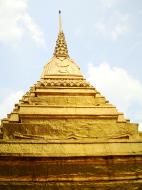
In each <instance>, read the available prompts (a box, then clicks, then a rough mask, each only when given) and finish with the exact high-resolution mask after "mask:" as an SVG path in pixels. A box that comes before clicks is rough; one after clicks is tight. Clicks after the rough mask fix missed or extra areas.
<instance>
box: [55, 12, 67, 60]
mask: <svg viewBox="0 0 142 190" xmlns="http://www.w3.org/2000/svg"><path fill="white" fill-rule="evenodd" d="M54 56H56V57H65V58H67V57H69V55H68V48H67V44H66V40H65V36H64V33H63V30H62V19H61V11H59V34H58V39H57V41H56V47H55V51H54Z"/></svg>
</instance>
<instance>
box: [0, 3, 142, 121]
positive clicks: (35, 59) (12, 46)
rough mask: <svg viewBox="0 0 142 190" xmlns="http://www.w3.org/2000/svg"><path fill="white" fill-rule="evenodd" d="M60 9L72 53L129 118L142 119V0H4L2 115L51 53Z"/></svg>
mask: <svg viewBox="0 0 142 190" xmlns="http://www.w3.org/2000/svg"><path fill="white" fill-rule="evenodd" d="M59 9H60V10H61V11H62V22H63V30H64V33H65V36H66V41H67V44H68V49H69V54H70V57H71V58H73V59H74V60H76V62H77V63H78V64H79V65H80V67H81V71H82V73H83V74H84V75H85V76H86V78H87V79H88V80H89V81H90V82H91V83H92V84H93V85H94V86H95V87H96V88H97V90H98V91H100V92H101V94H103V95H104V96H106V97H107V99H108V100H110V102H111V103H112V104H114V105H116V106H117V108H118V110H119V111H120V112H124V114H125V117H126V118H129V119H130V120H131V122H136V123H142V74H141V73H142V51H141V50H142V1H141V0H68V1H67V0H0V58H1V74H0V81H1V82H0V118H3V117H5V116H6V114H7V113H10V112H11V111H12V107H13V104H14V103H15V102H16V101H18V99H19V98H20V96H21V95H22V94H23V93H25V92H26V91H28V89H29V87H30V86H31V85H33V84H34V83H35V82H36V81H37V80H39V78H40V75H41V72H42V70H43V66H44V65H45V64H46V63H47V62H48V60H49V59H50V58H51V57H52V54H53V51H54V47H55V42H56V39H57V34H58V11H59Z"/></svg>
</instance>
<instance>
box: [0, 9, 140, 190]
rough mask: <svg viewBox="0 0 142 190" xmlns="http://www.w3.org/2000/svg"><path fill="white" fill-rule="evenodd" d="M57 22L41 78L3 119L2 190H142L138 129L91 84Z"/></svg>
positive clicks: (0, 148) (0, 179) (0, 180)
mask: <svg viewBox="0 0 142 190" xmlns="http://www.w3.org/2000/svg"><path fill="white" fill-rule="evenodd" d="M59 13H60V12H59ZM59 23H60V24H59V34H58V39H57V42H56V47H55V51H54V55H53V57H52V59H51V60H50V61H49V62H48V63H47V64H46V65H45V67H44V70H43V73H42V75H41V78H40V80H39V81H37V83H36V84H34V85H33V86H32V87H31V88H30V90H29V91H28V92H27V93H26V94H25V95H24V96H23V97H22V99H21V100H20V101H19V103H18V104H16V105H15V108H14V110H13V111H12V113H10V114H8V116H7V118H6V119H3V120H2V124H1V128H0V130H1V133H0V138H1V139H0V189H2V190H4V189H12V190H13V189H14V190H15V189H18V190H24V189H26V190H31V189H33V190H37V189H38V190H39V189H40V190H45V189H47V190H50V189H61V190H62V189H63V190H70V189H77V190H82V189H85V190H88V189H98V190H100V189H101V190H109V189H115V190H118V189H122V190H123V189H125V190H126V189H129V190H131V189H135V190H136V189H137V190H141V189H142V137H141V134H140V133H139V132H138V125H137V124H135V123H130V121H129V120H127V119H125V118H124V115H123V113H120V112H118V111H117V109H116V107H115V106H113V105H112V104H110V103H109V102H108V101H107V100H106V99H105V97H103V96H102V95H101V94H100V93H99V92H98V91H97V90H96V89H95V88H94V87H93V86H91V85H90V84H89V83H88V82H87V81H86V80H85V78H84V77H83V75H82V73H81V71H80V68H79V66H78V65H77V64H76V63H75V62H74V60H72V59H71V58H70V57H69V54H68V49H67V44H66V41H65V36H64V33H63V30H62V26H61V14H59Z"/></svg>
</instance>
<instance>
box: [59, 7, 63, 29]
mask: <svg viewBox="0 0 142 190" xmlns="http://www.w3.org/2000/svg"><path fill="white" fill-rule="evenodd" d="M59 32H62V19H61V10H59Z"/></svg>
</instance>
